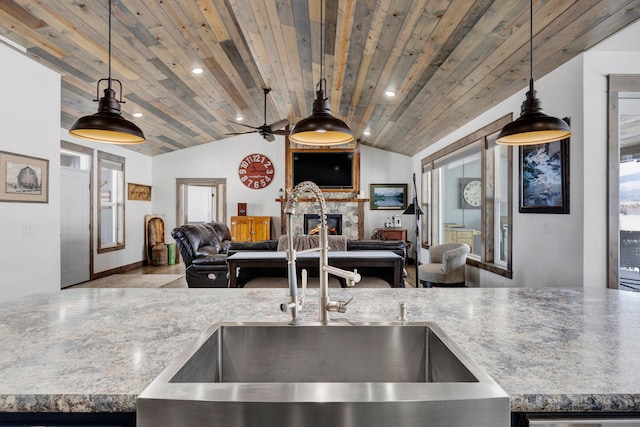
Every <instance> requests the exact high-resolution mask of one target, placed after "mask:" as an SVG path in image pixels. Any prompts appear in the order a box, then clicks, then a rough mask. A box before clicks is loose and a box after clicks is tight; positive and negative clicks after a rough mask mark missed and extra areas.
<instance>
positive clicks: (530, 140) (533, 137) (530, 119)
mask: <svg viewBox="0 0 640 427" xmlns="http://www.w3.org/2000/svg"><path fill="white" fill-rule="evenodd" d="M529 15H530V25H531V26H530V29H529V61H530V62H529V91H528V92H527V98H526V99H525V100H524V102H523V103H522V107H521V108H520V117H518V118H517V119H516V120H514V121H513V122H511V123H509V124H508V125H506V126H505V127H504V128H502V131H501V132H500V135H498V139H497V140H496V142H497V143H498V144H503V145H534V144H546V143H549V142H553V141H559V140H561V139H565V138H568V137H569V136H571V129H570V128H569V125H568V124H567V122H565V121H564V120H562V119H558V118H556V117H552V116H548V115H546V114H545V113H544V111H542V103H541V102H540V100H539V99H538V98H536V91H535V90H534V89H533V0H531V1H530V3H529Z"/></svg>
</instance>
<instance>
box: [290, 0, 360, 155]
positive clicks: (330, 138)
mask: <svg viewBox="0 0 640 427" xmlns="http://www.w3.org/2000/svg"><path fill="white" fill-rule="evenodd" d="M323 16H324V1H321V2H320V81H319V82H318V84H317V85H316V98H315V100H314V101H313V109H312V111H311V115H310V116H309V117H307V118H306V119H302V120H300V121H299V122H298V123H296V124H295V126H294V127H293V129H291V132H290V133H289V139H290V140H291V141H293V142H297V143H298V144H303V145H321V146H330V145H339V144H346V143H347V142H351V141H353V132H352V131H351V129H350V128H349V125H347V124H346V123H345V122H343V121H342V120H340V119H339V118H337V117H334V116H333V114H331V106H330V104H329V99H328V98H327V97H326V95H325V92H326V85H327V81H326V79H325V78H324V64H323V56H324V47H323V42H324V18H323Z"/></svg>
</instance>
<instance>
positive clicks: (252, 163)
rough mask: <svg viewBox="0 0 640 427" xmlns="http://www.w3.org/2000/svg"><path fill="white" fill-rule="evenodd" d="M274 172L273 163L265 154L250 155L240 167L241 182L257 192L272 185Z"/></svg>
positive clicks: (243, 160)
mask: <svg viewBox="0 0 640 427" xmlns="http://www.w3.org/2000/svg"><path fill="white" fill-rule="evenodd" d="M274 172H275V170H274V168H273V162H271V160H270V159H269V158H268V157H267V156H265V155H264V154H249V155H248V156H246V157H245V158H244V159H242V161H241V162H240V166H239V167H238V176H239V177H240V181H241V182H242V183H243V184H244V185H246V186H247V187H249V188H253V189H255V190H259V189H261V188H265V187H266V186H267V185H269V184H271V181H273V174H274Z"/></svg>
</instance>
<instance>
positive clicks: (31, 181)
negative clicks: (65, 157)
mask: <svg viewBox="0 0 640 427" xmlns="http://www.w3.org/2000/svg"><path fill="white" fill-rule="evenodd" d="M0 202H23V203H49V160H47V159H40V158H37V157H31V156H25V155H22V154H15V153H8V152H6V151H0Z"/></svg>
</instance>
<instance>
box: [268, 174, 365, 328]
mask: <svg viewBox="0 0 640 427" xmlns="http://www.w3.org/2000/svg"><path fill="white" fill-rule="evenodd" d="M307 192H310V193H312V194H313V195H314V196H315V198H316V200H317V202H318V203H319V204H320V246H319V247H318V248H313V249H306V250H303V251H296V250H295V249H294V245H293V229H292V227H291V217H292V216H293V215H295V213H296V209H297V208H298V198H299V197H300V196H301V195H302V194H304V193H307ZM287 193H288V194H287V204H286V205H285V208H284V213H285V214H286V215H287V219H286V221H287V241H288V248H287V278H288V284H289V297H290V298H289V302H288V303H285V304H281V305H280V309H281V310H282V311H287V310H289V311H290V312H291V320H290V321H289V323H290V324H296V323H297V322H299V321H300V316H299V312H300V311H301V310H302V308H303V306H304V299H305V294H306V289H307V274H306V270H303V271H302V295H301V296H300V298H298V278H297V275H296V256H297V254H302V253H307V252H314V251H319V252H320V255H319V267H320V268H319V270H318V271H319V274H320V302H319V304H318V317H319V319H318V320H319V321H320V322H322V323H327V322H328V313H329V312H338V313H344V312H346V311H347V304H349V303H350V302H351V299H353V298H351V299H349V300H348V301H346V302H345V301H332V300H330V299H329V273H331V274H333V275H335V276H339V277H342V278H343V279H345V280H346V281H347V286H354V285H355V284H356V283H357V282H359V281H360V274H358V271H357V270H354V271H346V270H342V269H340V268H337V267H332V266H330V265H329V261H328V255H327V251H328V249H329V237H328V235H327V218H326V212H327V205H326V203H325V200H324V196H323V195H322V191H321V190H320V188H319V187H318V186H317V185H316V184H314V183H313V182H311V181H303V182H301V183H300V184H298V185H296V186H295V187H294V188H293V189H292V190H290V191H288V192H287Z"/></svg>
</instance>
